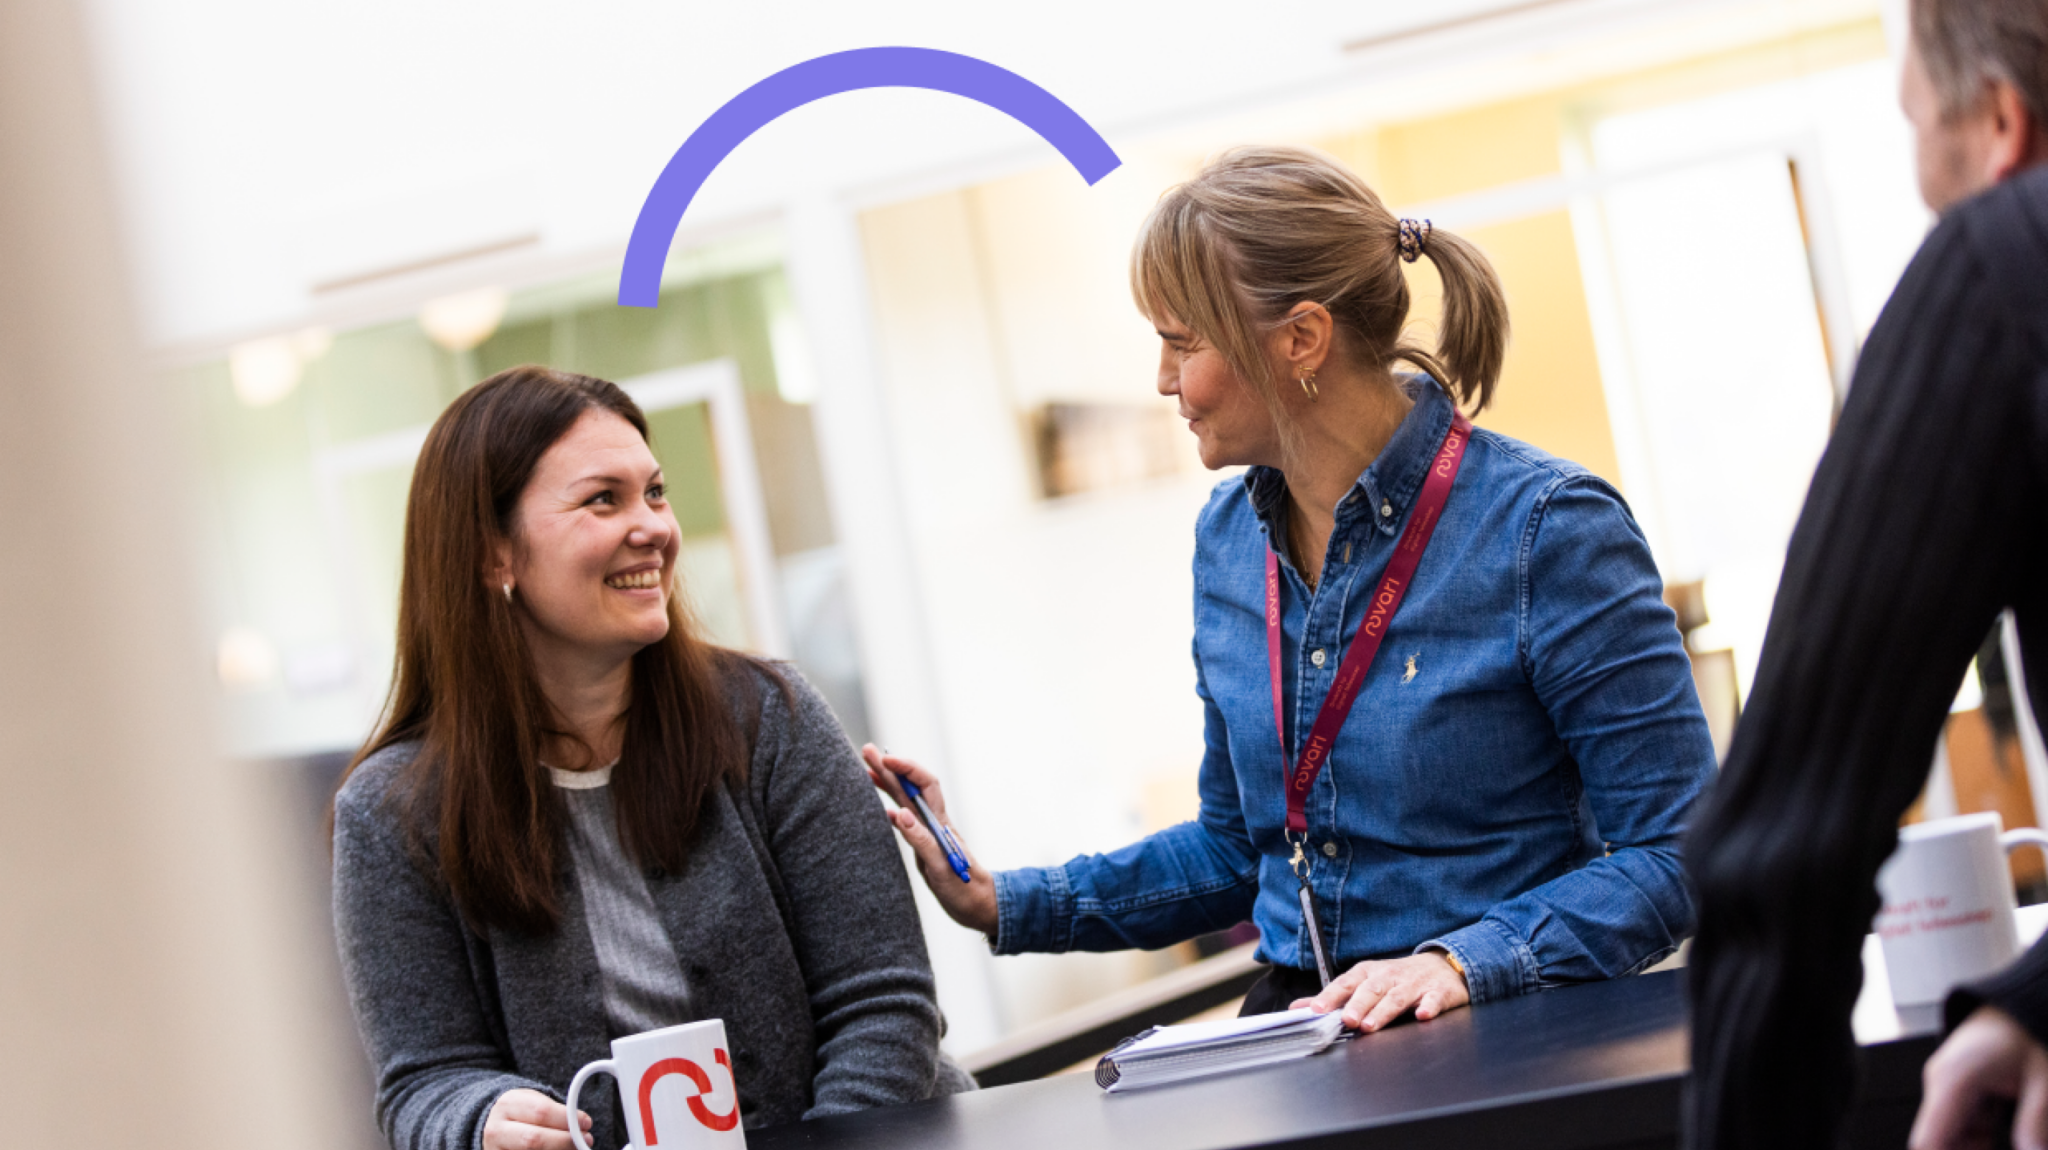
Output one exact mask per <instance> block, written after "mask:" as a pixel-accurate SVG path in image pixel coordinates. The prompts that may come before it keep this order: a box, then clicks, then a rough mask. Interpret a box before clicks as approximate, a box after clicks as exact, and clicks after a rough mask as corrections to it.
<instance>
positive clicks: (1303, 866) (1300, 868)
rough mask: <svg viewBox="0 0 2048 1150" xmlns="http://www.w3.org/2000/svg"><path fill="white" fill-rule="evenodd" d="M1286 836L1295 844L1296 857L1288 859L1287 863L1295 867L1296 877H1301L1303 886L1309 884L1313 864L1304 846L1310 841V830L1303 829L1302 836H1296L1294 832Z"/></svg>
mask: <svg viewBox="0 0 2048 1150" xmlns="http://www.w3.org/2000/svg"><path fill="white" fill-rule="evenodd" d="M1286 838H1287V841H1288V842H1291V843H1293V844H1294V857H1293V858H1291V859H1288V860H1287V865H1288V866H1289V867H1290V868H1292V869H1293V871H1294V877H1295V878H1297V879H1299V880H1300V881H1301V884H1302V885H1303V886H1307V885H1308V872H1309V868H1310V866H1311V865H1312V864H1311V863H1310V862H1309V857H1308V852H1307V851H1305V850H1303V849H1302V848H1303V847H1304V846H1306V845H1307V843H1308V832H1306V831H1303V832H1302V835H1301V837H1300V838H1295V837H1294V836H1293V835H1292V834H1288V835H1287V836H1286Z"/></svg>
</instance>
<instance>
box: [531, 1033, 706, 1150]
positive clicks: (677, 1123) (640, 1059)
mask: <svg viewBox="0 0 2048 1150" xmlns="http://www.w3.org/2000/svg"><path fill="white" fill-rule="evenodd" d="M593 1074H609V1075H611V1076H612V1077H613V1078H615V1079H617V1080H618V1083H619V1103H620V1109H622V1110H624V1111H625V1112H626V1130H627V1132H628V1133H629V1134H631V1135H632V1138H633V1146H634V1147H635V1150H744V1147H745V1146H746V1144H747V1132H746V1131H745V1130H742V1129H740V1090H739V1083H738V1081H737V1080H735V1079H734V1078H733V1075H732V1058H731V1056H730V1055H728V1054H727V1053H726V1045H725V1023H724V1022H723V1021H722V1020H720V1019H716V1018H714V1019H711V1020H710V1021H708V1022H689V1023H684V1024H683V1025H681V1026H670V1027H667V1028H665V1029H662V1030H650V1031H647V1032H646V1033H644V1034H629V1035H627V1036H626V1037H624V1038H618V1039H613V1040H612V1056H611V1057H610V1058H603V1059H599V1060H598V1061H596V1062H593V1063H591V1064H590V1065H588V1066H585V1067H584V1068H583V1069H581V1070H578V1071H577V1072H576V1077H575V1079H574V1080H572V1081H571V1082H570V1083H569V1098H568V1103H569V1114H570V1119H569V1137H570V1138H571V1139H572V1140H574V1141H575V1143H576V1145H577V1146H578V1147H580V1148H581V1150H591V1148H590V1143H589V1141H588V1140H586V1139H585V1138H584V1136H583V1124H582V1123H581V1122H578V1121H577V1120H576V1119H575V1114H576V1112H577V1111H576V1095H577V1093H578V1092H579V1091H581V1090H582V1089H583V1082H584V1080H585V1079H587V1078H589V1077H590V1076H591V1075H593Z"/></svg>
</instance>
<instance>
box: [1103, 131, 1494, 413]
mask: <svg viewBox="0 0 2048 1150" xmlns="http://www.w3.org/2000/svg"><path fill="white" fill-rule="evenodd" d="M1400 232H1401V221H1400V220H1398V219H1396V218H1394V214H1393V213H1392V212H1390V211H1388V210H1387V207H1386V205H1385V204H1383V203H1381V202H1380V198H1379V196H1378V195H1377V194H1375V193H1374V192H1373V190H1372V189H1371V188H1370V187H1367V186H1366V183H1365V181H1364V180H1361V179H1359V178H1358V177H1357V175H1355V174H1353V173H1352V171H1351V170H1350V169H1349V168H1346V167H1345V166H1344V165H1342V164H1340V163H1338V162H1337V161H1336V160H1334V159H1331V158H1330V157H1329V156H1326V155H1324V154H1322V153H1321V152H1317V151H1314V150H1312V149H1308V148H1285V147H1270V148H1234V149H1232V150H1230V151H1227V152H1224V153H1223V154H1222V155H1219V156H1217V157H1216V158H1215V159H1213V160H1211V161H1209V162H1208V163H1207V164H1206V165H1204V166H1203V168H1202V170H1201V171H1200V172H1198V173H1196V174H1195V177H1194V178H1193V179H1191V180H1189V181H1187V182H1186V183H1184V184H1179V185H1177V186H1175V187H1173V188H1170V189H1168V190H1167V192H1166V194H1165V195H1163V196H1161V197H1160V199H1159V203H1158V204H1157V205H1156V206H1155V207H1153V209H1152V214H1151V215H1150V216H1149V217H1147V219H1146V220H1145V224H1144V226H1143V228H1141V229H1140V231H1139V233H1138V240H1137V243H1136V244H1135V245H1134V246H1133V247H1132V249H1131V295H1132V297H1133V298H1134V299H1135V300H1136V301H1137V304H1138V309H1139V310H1140V311H1142V312H1144V313H1145V315H1147V316H1148V317H1151V318H1153V319H1154V320H1155V321H1156V320H1157V319H1158V318H1159V312H1160V311H1161V309H1164V310H1165V311H1166V312H1168V313H1170V314H1171V315H1172V316H1173V317H1174V318H1175V319H1177V320H1179V321H1180V322H1182V323H1184V324H1186V325H1188V328H1189V330H1191V331H1193V332H1194V334H1195V335H1196V336H1198V337H1200V338H1201V340H1202V341H1203V342H1205V343H1207V344H1209V345H1210V346H1211V347H1214V348H1215V349H1216V350H1217V351H1218V352H1219V353H1220V354H1221V355H1222V356H1223V358H1224V360H1225V361H1226V362H1228V363H1229V364H1230V366H1231V369H1232V370H1233V371H1235V372H1236V373H1237V375H1238V377H1239V378H1240V379H1243V380H1244V381H1245V382H1246V383H1248V384H1250V385H1251V387H1252V388H1253V389H1254V390H1255V391H1256V392H1257V393H1258V395H1259V397H1260V398H1261V399H1262V400H1264V401H1265V404H1266V407H1267V409H1268V410H1270V411H1271V412H1273V414H1274V418H1275V421H1276V422H1277V423H1279V425H1280V427H1281V428H1282V429H1283V431H1285V430H1286V429H1287V428H1288V427H1289V424H1288V421H1287V419H1286V416H1285V414H1284V412H1283V409H1282V408H1281V406H1280V402H1279V398H1278V393H1277V391H1276V390H1275V389H1276V388H1277V387H1278V386H1280V385H1281V384H1282V383H1283V382H1284V381H1280V380H1275V379H1274V378H1273V377H1272V371H1271V366H1270V364H1269V363H1268V361H1267V359H1266V355H1265V351H1264V349H1263V347H1262V344H1261V336H1262V334H1263V333H1264V332H1266V331H1268V330H1270V329H1271V328H1272V327H1273V326H1274V325H1276V324H1278V323H1280V322H1281V321H1282V320H1283V319H1284V317H1285V316H1286V315H1287V312H1288V310H1289V309H1290V308H1292V307H1294V305H1296V304H1298V303H1302V302H1308V303H1317V304H1321V305H1322V306H1323V307H1325V308H1327V309H1328V310H1329V313H1330V318H1331V320H1332V321H1334V323H1335V325H1336V327H1337V330H1338V331H1339V332H1341V333H1342V335H1343V338H1344V344H1343V345H1340V346H1342V347H1343V350H1345V351H1346V352H1347V353H1348V354H1350V355H1351V356H1352V357H1353V358H1354V359H1355V360H1356V361H1357V362H1358V364H1359V366H1361V367H1364V368H1367V369H1368V370H1374V371H1385V370H1389V369H1390V368H1391V367H1392V365H1393V364H1395V363H1397V362H1407V363H1411V364H1413V365H1415V366H1416V367H1419V368H1421V369H1423V370H1424V371H1426V372H1428V373H1429V374H1430V375H1432V376H1434V377H1435V378H1436V380H1437V381H1438V382H1440V383H1442V384H1443V385H1444V386H1445V387H1446V388H1448V389H1450V391H1451V393H1452V394H1453V395H1456V396H1458V397H1459V398H1460V399H1461V400H1462V401H1463V402H1464V404H1465V405H1466V406H1467V407H1469V408H1470V409H1471V410H1472V411H1474V412H1477V411H1479V410H1480V409H1481V408H1484V407H1485V406H1486V405H1487V402H1488V401H1489V400H1491V399H1492V398H1493V388H1494V384H1495V383H1497V382H1498V381H1499V379H1500V371H1501V361H1502V359H1503V358H1504V357H1505V355H1506V351H1507V342H1508V307H1507V297H1506V295H1505V293H1504V292H1503V291H1502V288H1501V283H1500V277H1499V276H1497V275H1495V274H1494V270H1493V265H1491V264H1489V263H1488V262H1487V260H1486V256H1485V255H1484V254H1482V253H1481V252H1480V250H1479V249H1478V248H1477V247H1474V246H1473V245H1472V244H1471V243H1470V242H1469V241H1466V240H1463V239H1460V238H1459V237H1457V236H1454V235H1452V234H1450V233H1449V232H1446V231H1444V230H1443V229H1441V228H1438V229H1436V230H1435V231H1433V232H1431V233H1429V236H1428V239H1427V241H1426V242H1425V243H1424V244H1423V246H1422V252H1421V254H1422V255H1425V256H1428V257H1429V260H1430V262H1431V263H1433V264H1435V265H1436V269H1437V275H1438V276H1439V278H1441V279H1442V281H1443V309H1444V310H1443V322H1442V324H1441V333H1440V337H1439V339H1438V341H1437V346H1436V347H1435V348H1434V349H1428V348H1423V347H1420V346H1417V345H1415V344H1411V343H1406V342H1403V340H1402V338H1401V337H1402V334H1403V330H1402V329H1403V328H1404V326H1405V325H1406V324H1407V321H1408V303H1409V297H1408V283H1407V280H1406V279H1405V278H1404V277H1403V276H1402V273H1401V258H1402V257H1401V255H1400V243H1399V237H1400Z"/></svg>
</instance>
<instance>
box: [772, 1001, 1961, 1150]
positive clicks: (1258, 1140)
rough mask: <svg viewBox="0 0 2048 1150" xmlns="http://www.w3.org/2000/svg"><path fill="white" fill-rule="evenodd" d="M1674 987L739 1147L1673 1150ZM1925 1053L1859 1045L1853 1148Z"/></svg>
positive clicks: (911, 1112) (1041, 1085)
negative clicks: (1862, 1056) (1227, 1070)
mask: <svg viewBox="0 0 2048 1150" xmlns="http://www.w3.org/2000/svg"><path fill="white" fill-rule="evenodd" d="M1681 978H1682V973H1681V972H1676V971H1674V972H1668V973H1660V974H1648V975H1642V976H1639V977H1635V978H1622V979H1616V980H1614V981H1612V982H1604V983H1596V984H1591V985H1586V986H1575V987H1568V988H1563V989H1559V990H1551V991H1544V992H1542V993H1539V994H1533V995H1529V996H1526V997H1523V998H1517V999H1511V1000H1509V1001H1506V1002H1498V1003H1489V1004H1487V1005H1484V1006H1478V1007H1474V1008H1471V1009H1468V1010H1460V1011H1456V1012H1453V1013H1451V1014H1448V1015H1445V1016H1444V1017H1443V1018H1440V1019H1437V1020H1436V1021H1434V1022H1430V1023H1425V1024H1415V1023H1410V1024H1404V1025H1400V1026H1395V1027H1392V1028H1390V1029H1388V1030H1384V1031H1382V1032H1380V1033H1378V1034H1373V1035H1366V1036H1363V1037H1360V1038H1358V1039H1355V1040H1353V1041H1351V1042H1347V1043H1343V1044H1341V1045H1339V1046H1337V1047H1335V1048H1333V1049H1332V1050H1331V1051H1329V1052H1328V1053H1325V1054H1322V1055H1319V1056H1316V1057H1313V1058H1306V1059H1302V1060H1299V1061H1295V1062H1288V1063H1282V1064H1279V1065H1276V1066H1267V1067H1261V1068H1258V1069H1255V1070H1246V1071H1239V1072H1236V1073H1232V1074H1224V1075H1217V1076H1215V1077H1211V1078H1203V1079H1196V1080H1194V1081H1191V1082H1182V1083H1175V1084H1172V1085H1168V1086H1160V1087H1154V1088H1151V1089H1148V1090H1136V1091H1130V1092H1127V1093H1122V1094H1106V1093H1104V1092H1103V1091H1102V1090H1101V1089H1100V1088H1099V1087H1097V1086H1096V1085H1095V1083H1094V1081H1093V1080H1092V1078H1091V1077H1090V1076H1089V1075H1086V1074H1068V1075H1062V1076H1060V1077H1056V1078H1048V1079H1042V1080H1040V1081H1037V1082H1027V1083H1022V1084H1019V1085H1016V1086H1004V1087H998V1088H996V1089H992V1090H983V1091H979V1092H977V1093H973V1094H963V1095H958V1096H956V1097H952V1098H944V1099H938V1100H936V1101H932V1102H924V1103H917V1104H913V1105H908V1106H893V1107H887V1108H884V1109H879V1110H870V1111H865V1112H863V1113H859V1114H848V1115H844V1116H841V1117H836V1118H826V1119H820V1120H817V1121H812V1122H803V1123H797V1124H793V1125H789V1126H780V1127H774V1128H770V1129H765V1130H758V1131H750V1132H749V1133H748V1134H747V1145H748V1146H749V1147H750V1148H751V1150H785V1148H789V1147H815V1148H829V1150H870V1148H872V1150H882V1148H884V1147H887V1148H889V1150H905V1148H910V1147H931V1148H934V1150H943V1148H952V1147H958V1148H961V1150H1011V1148H1016V1150H1024V1148H1027V1147H1028V1148H1030V1150H1098V1148H1100V1150H1110V1148H1112V1147H1115V1148H1122V1147H1138V1146H1142V1147H1160V1148H1164V1150H1239V1148H1244V1147H1254V1146H1285V1147H1299V1148H1308V1147H1322V1146H1339V1145H1341V1146H1345V1147H1359V1148H1366V1147H1377V1146H1428V1147H1431V1148H1432V1150H1444V1148H1447V1147H1456V1146H1466V1145H1471V1146H1486V1147H1489V1148H1493V1147H1500V1146H1514V1147H1517V1148H1520V1150H1545V1148H1550V1147H1593V1146H1598V1147H1649V1146H1669V1145H1673V1144H1674V1140H1675V1138H1676V1135H1677V1130H1678V1113H1679V1091H1680V1088H1681V1085H1682V1082H1683V1079H1684V1076H1685V1072H1686V1066H1687V1054H1686V1021H1685V1002H1684V994H1683V989H1682V984H1681V982H1680V979H1681ZM1908 1029H1911V1028H1910V1027H1909V1028H1908ZM1933 1045H1934V1040H1933V1038H1932V1037H1931V1036H1927V1035H1912V1034H1909V1035H1908V1036H1906V1037H1902V1038H1892V1039H1890V1040H1888V1041H1885V1042H1881V1043H1877V1044H1875V1045H1870V1046H1867V1047H1866V1053H1867V1055H1868V1057H1867V1058H1866V1065H1865V1089H1864V1098H1863V1099H1862V1101H1861V1102H1860V1103H1859V1106H1860V1113H1859V1115H1858V1116H1857V1119H1856V1120H1855V1125H1856V1131H1852V1141H1853V1142H1855V1143H1863V1142H1871V1144H1886V1143H1889V1144H1892V1145H1903V1144H1904V1140H1903V1130H1904V1125H1903V1124H1904V1123H1909V1122H1910V1120H1911V1116H1912V1108H1913V1107H1914V1106H1915V1105H1917V1103H1918V1099H1919V1067H1920V1064H1921V1063H1922V1062H1923V1061H1925V1059H1926V1057H1927V1054H1928V1052H1929V1051H1931V1050H1932V1048H1933ZM1857 1131H1860V1133H1858V1132H1857ZM1873 1139H1874V1140H1873Z"/></svg>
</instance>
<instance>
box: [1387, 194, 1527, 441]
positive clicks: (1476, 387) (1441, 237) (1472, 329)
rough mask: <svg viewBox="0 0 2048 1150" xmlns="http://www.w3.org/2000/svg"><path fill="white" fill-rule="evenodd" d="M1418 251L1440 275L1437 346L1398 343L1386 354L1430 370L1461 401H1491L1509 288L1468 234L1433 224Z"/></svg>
mask: <svg viewBox="0 0 2048 1150" xmlns="http://www.w3.org/2000/svg"><path fill="white" fill-rule="evenodd" d="M1422 254H1423V255H1425V256H1428V257H1429V262H1430V263H1433V264H1435V265H1436V274H1437V277H1438V278H1439V279H1441V280H1442V281H1443V289H1444V294H1443V301H1444V312H1443V320H1442V322H1441V323H1440V324H1439V325H1438V329H1437V341H1436V342H1437V347H1436V351H1434V352H1428V351H1424V350H1423V349H1421V348H1419V347H1416V346H1414V345H1412V344H1406V343H1400V344H1396V345H1395V346H1394V348H1393V351H1392V353H1391V354H1390V355H1389V356H1388V358H1389V359H1394V360H1404V361H1406V362H1408V363H1412V364H1414V365H1415V366H1416V367H1419V368H1421V369H1422V370H1424V371H1426V372H1428V373H1429V374H1430V375H1431V376H1433V377H1435V378H1436V380H1437V381H1438V382H1440V383H1442V384H1443V385H1444V387H1445V388H1447V389H1449V390H1450V391H1451V393H1452V394H1453V395H1456V396H1457V397H1458V398H1459V399H1460V400H1462V401H1463V402H1464V404H1465V406H1467V407H1469V408H1470V409H1471V410H1473V411H1475V412H1476V411H1480V410H1482V409H1484V408H1485V407H1486V405H1487V404H1488V403H1490V402H1492V401H1493V389H1494V385H1495V384H1498V383H1499V382H1500V367H1501V361H1502V360H1503V359H1505V358H1506V356H1507V349H1508V300H1507V293H1506V292H1504V291H1503V290H1502V289H1501V286H1500V276H1498V275H1496V274H1495V273H1494V270H1493V265H1492V264H1491V263H1488V262H1487V259H1486V256H1485V254H1484V253H1482V252H1481V251H1480V250H1479V249H1478V248H1477V247H1474V246H1473V245H1472V243H1471V242H1470V241H1468V240H1463V239H1460V238H1458V237H1457V236H1454V235H1452V234H1451V233H1449V232H1441V231H1435V230H1434V229H1432V230H1431V232H1430V234H1429V240H1428V242H1427V243H1426V244H1424V245H1423V247H1422Z"/></svg>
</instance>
